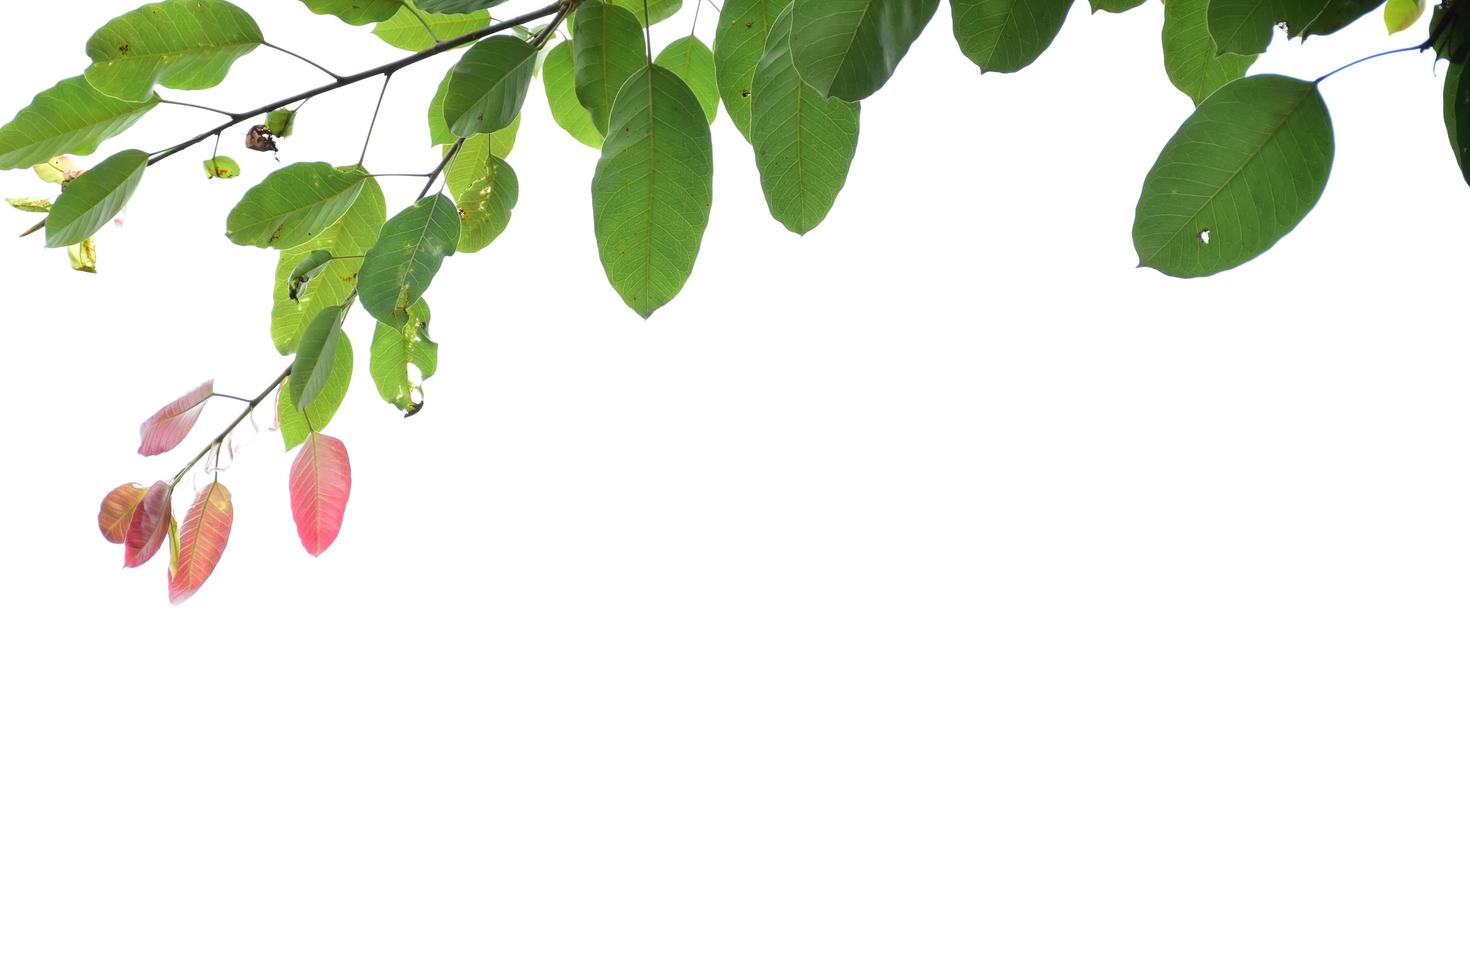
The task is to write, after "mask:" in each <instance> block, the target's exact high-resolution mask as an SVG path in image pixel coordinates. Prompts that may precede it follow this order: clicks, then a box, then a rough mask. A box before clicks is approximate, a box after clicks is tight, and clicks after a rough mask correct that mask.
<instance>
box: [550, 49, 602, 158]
mask: <svg viewBox="0 0 1470 980" xmlns="http://www.w3.org/2000/svg"><path fill="white" fill-rule="evenodd" d="M541 72H542V73H541V82H542V84H543V85H544V86H545V87H546V103H547V105H548V106H549V107H550V108H551V118H552V119H555V120H556V124H557V125H558V126H560V127H561V128H562V129H564V130H566V131H567V132H568V133H571V134H572V138H573V139H575V140H577V142H579V143H583V144H585V145H587V146H590V147H592V148H593V149H597V148H599V147H601V146H602V134H601V133H599V132H598V131H597V126H596V124H594V123H593V122H592V113H591V112H589V111H588V110H587V107H586V106H584V105H582V103H581V102H579V101H577V81H576V66H575V64H574V63H573V59H572V43H571V42H570V41H563V42H562V43H561V44H558V45H557V46H556V47H554V48H552V49H551V53H550V54H548V55H547V56H546V64H545V65H543V66H542V70H541Z"/></svg>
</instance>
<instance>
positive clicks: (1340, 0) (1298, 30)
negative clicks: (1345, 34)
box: [1287, 0, 1418, 37]
mask: <svg viewBox="0 0 1470 980" xmlns="http://www.w3.org/2000/svg"><path fill="white" fill-rule="evenodd" d="M1317 6H1319V7H1320V8H1321V9H1319V10H1318V11H1317V12H1316V14H1314V15H1313V16H1312V17H1311V19H1309V20H1307V21H1306V22H1305V23H1303V24H1301V25H1300V26H1299V27H1298V25H1295V24H1291V23H1290V22H1288V25H1287V26H1288V27H1290V28H1292V31H1291V36H1292V37H1313V36H1318V35H1323V34H1336V33H1337V32H1338V31H1340V30H1342V29H1343V28H1344V27H1347V26H1348V25H1349V24H1351V23H1353V22H1354V21H1356V20H1358V19H1360V18H1362V17H1363V16H1365V15H1366V14H1370V13H1372V12H1373V11H1375V10H1377V9H1378V8H1379V7H1381V6H1383V0H1327V2H1326V3H1325V4H1324V3H1321V2H1320V0H1319V2H1318V4H1317ZM1415 19H1416V20H1417V19H1418V18H1415ZM1390 33H1392V32H1390Z"/></svg>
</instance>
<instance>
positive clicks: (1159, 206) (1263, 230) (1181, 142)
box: [1133, 0, 1333, 277]
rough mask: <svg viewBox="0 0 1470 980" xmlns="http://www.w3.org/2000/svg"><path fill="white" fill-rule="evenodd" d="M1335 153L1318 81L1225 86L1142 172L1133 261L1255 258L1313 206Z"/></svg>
mask: <svg viewBox="0 0 1470 980" xmlns="http://www.w3.org/2000/svg"><path fill="white" fill-rule="evenodd" d="M1170 2H1171V3H1172V2H1174V0H1170ZM1332 154H1333V140H1332V119H1331V117H1330V116H1329V115H1328V112H1327V106H1326V104H1325V103H1324V102H1323V101H1322V95H1321V93H1320V92H1318V90H1317V86H1316V85H1315V84H1313V83H1311V82H1304V81H1301V80H1300V79H1296V78H1287V77H1285V76H1282V75H1252V76H1249V77H1246V78H1242V79H1240V80H1239V81H1236V82H1231V83H1230V84H1229V85H1226V86H1225V87H1224V88H1222V89H1220V90H1219V91H1217V92H1216V93H1215V94H1214V95H1212V96H1210V97H1209V98H1208V99H1206V100H1205V101H1204V103H1202V104H1201V105H1200V107H1199V108H1197V109H1196V110H1195V111H1194V114H1193V115H1192V116H1190V117H1189V118H1188V119H1186V120H1185V121H1184V125H1182V126H1180V127H1179V131H1178V132H1176V133H1175V134H1174V136H1173V138H1172V139H1170V140H1169V142H1168V143H1167V144H1166V145H1165V146H1164V149H1163V152H1161V153H1160V154H1159V158H1158V160H1157V161H1156V162H1155V163H1154V165H1153V169H1151V170H1150V171H1149V173H1148V176H1147V177H1146V178H1144V182H1143V193H1142V195H1141V196H1140V197H1139V200H1138V210H1137V214H1136V216H1135V218H1134V223H1133V244H1134V246H1135V247H1136V248H1137V249H1138V259H1139V262H1140V264H1142V265H1145V266H1149V267H1150V268H1154V269H1158V270H1159V271H1160V272H1163V273H1165V274H1167V275H1171V276H1179V277H1191V276H1208V275H1213V274H1214V273H1216V272H1221V271H1223V270H1225V269H1231V268H1234V267H1235V266H1238V265H1240V264H1241V263H1243V262H1248V261H1249V260H1251V259H1253V258H1255V257H1256V256H1257V255H1260V254H1261V253H1262V252H1264V251H1266V250H1267V249H1268V248H1270V247H1271V246H1272V245H1274V244H1276V242H1277V241H1279V240H1280V239H1281V237H1282V236H1283V235H1285V234H1286V233H1287V232H1289V231H1291V229H1293V228H1295V227H1296V226H1297V224H1298V223H1299V222H1300V221H1301V220H1302V218H1304V217H1306V214H1307V212H1308V211H1310V210H1311V209H1312V207H1313V205H1315V204H1316V203H1317V200H1318V198H1320V197H1321V196H1322V191H1323V189H1324V188H1325V187H1326V186H1327V175H1328V173H1329V172H1330V171H1331V169H1332Z"/></svg>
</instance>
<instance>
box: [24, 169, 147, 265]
mask: <svg viewBox="0 0 1470 980" xmlns="http://www.w3.org/2000/svg"><path fill="white" fill-rule="evenodd" d="M147 169H148V154H147V153H146V152H144V151H143V150H123V151H122V152H121V153H114V154H113V155H112V156H110V157H108V158H107V159H106V160H103V161H102V162H101V163H99V164H97V166H95V167H93V168H92V169H91V170H88V171H86V172H85V173H83V174H82V175H81V176H80V177H78V178H76V179H75V180H73V181H71V182H70V183H68V184H67V185H66V190H65V191H64V192H63V193H62V195H61V196H60V197H58V198H57V199H56V203H55V204H53V205H52V206H51V213H50V215H48V216H47V218H46V247H47V248H59V247H61V246H62V245H76V244H79V243H81V242H83V241H86V240H87V239H88V238H91V237H92V236H93V235H95V234H97V232H99V231H101V230H102V226H103V225H105V224H107V222H109V221H111V220H112V219H113V218H114V217H116V216H117V213H118V212H119V211H121V210H122V209H123V208H124V207H126V206H127V203H128V199H129V198H131V197H132V196H133V192H134V191H136V190H137V189H138V185H139V184H140V183H142V181H143V173H144V171H146V170H147Z"/></svg>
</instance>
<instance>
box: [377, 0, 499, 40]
mask: <svg viewBox="0 0 1470 980" xmlns="http://www.w3.org/2000/svg"><path fill="white" fill-rule="evenodd" d="M489 26H490V15H489V14H487V13H485V12H484V11H483V10H482V11H479V12H477V13H472V14H426V13H424V12H423V11H421V10H418V9H417V8H416V7H414V5H413V4H411V3H408V2H406V0H405V3H404V4H403V9H401V10H399V11H398V13H396V14H394V15H393V16H392V17H391V18H389V19H388V20H385V21H383V22H382V23H381V24H379V25H378V26H377V27H374V28H373V33H374V34H376V35H377V36H378V37H380V38H382V39H383V40H384V41H387V42H388V43H389V44H391V45H393V46H394V47H395V48H402V49H403V50H404V51H423V50H426V49H428V48H432V47H433V46H434V45H436V44H438V43H439V42H441V41H448V40H451V39H453V38H456V37H460V36H462V35H465V34H469V33H472V32H474V31H478V30H480V29H481V28H482V27H489Z"/></svg>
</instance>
